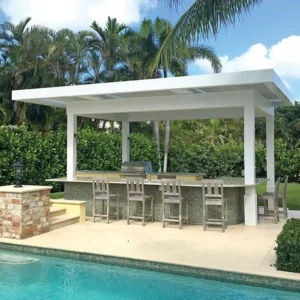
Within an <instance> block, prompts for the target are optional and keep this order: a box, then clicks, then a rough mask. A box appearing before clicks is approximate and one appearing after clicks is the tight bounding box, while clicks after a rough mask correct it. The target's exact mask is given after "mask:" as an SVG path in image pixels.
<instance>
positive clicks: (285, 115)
mask: <svg viewBox="0 0 300 300" xmlns="http://www.w3.org/2000/svg"><path fill="white" fill-rule="evenodd" d="M175 2H178V1H173V2H172V4H175ZM222 2H223V1H208V0H202V1H195V5H196V6H198V8H197V10H195V15H193V14H192V15H191V16H190V18H192V17H193V16H194V17H195V16H197V14H196V12H197V13H198V12H201V9H202V8H201V5H200V4H201V3H202V6H203V7H206V8H210V9H216V8H217V6H218V5H221V3H222ZM227 2H228V3H229V2H231V4H233V2H234V3H235V4H233V7H234V8H232V9H231V10H230V11H229V10H228V11H227V12H226V16H227V17H228V16H230V15H231V14H236V15H242V14H244V13H245V12H247V11H248V9H251V8H252V6H254V5H255V4H256V3H258V2H259V1H254V0H253V1H250V0H248V1H246V0H241V1H231V0H230V1H226V3H225V2H224V3H223V4H224V5H223V6H222V5H221V6H222V9H225V10H226V9H227V8H228V7H227ZM238 2H240V3H241V4H240V6H238V5H239V4H237V3H238ZM212 3H214V4H212ZM199 5H200V6H199ZM209 5H217V6H216V7H215V6H213V7H212V6H209ZM196 6H195V7H196ZM221 6H220V7H221ZM187 13H188V11H187V12H186V14H187ZM202 13H203V12H202ZM222 16H223V17H224V16H225V15H222ZM214 18H215V17H212V19H210V21H209V22H212V23H211V24H213V22H215V21H216V20H215V19H214ZM190 20H191V19H190ZM197 20H198V19H197ZM30 21H31V19H30V18H27V19H25V20H24V21H22V22H20V23H19V24H12V23H10V22H5V23H3V24H0V88H1V89H0V125H1V124H2V125H5V126H10V127H9V128H15V127H14V126H15V125H17V126H20V125H21V124H26V126H27V128H28V129H29V130H34V131H38V132H40V133H39V134H42V135H46V136H47V135H51V132H52V131H64V130H65V127H66V114H65V111H64V110H62V109H58V108H52V107H46V106H38V105H31V104H26V103H21V102H13V101H12V100H11V94H12V90H18V89H31V88H41V87H54V86H66V85H74V84H91V83H103V82H111V81H125V80H136V79H147V78H160V77H168V76H182V75H187V74H188V64H189V62H191V61H193V60H195V59H197V58H206V59H208V60H209V61H210V63H211V65H212V67H213V69H214V71H215V72H219V71H220V70H221V63H220V61H219V59H218V57H217V55H216V53H215V51H214V49H212V48H210V47H209V46H206V45H202V44H200V43H197V39H196V40H195V39H194V38H195V37H196V35H197V34H198V32H197V31H193V26H196V23H197V22H198V21H199V20H198V21H197V22H196V23H195V24H194V23H192V25H193V26H191V28H192V29H189V30H191V32H190V35H189V38H188V39H186V38H184V35H183V37H182V38H178V39H175V40H174V41H173V42H172V43H173V44H174V45H175V47H173V48H170V49H169V50H168V51H167V52H164V53H165V54H164V58H163V57H162V56H161V53H162V52H161V51H164V50H162V49H163V47H164V45H165V42H166V40H167V39H168V38H169V39H170V37H172V35H173V34H175V33H176V32H177V31H176V30H177V29H176V28H177V27H178V26H179V25H178V24H177V25H175V26H174V27H173V26H172V24H170V22H168V21H167V20H164V19H159V18H157V19H156V20H154V21H152V20H144V21H143V22H142V24H141V26H140V27H139V28H136V29H133V28H130V27H129V26H127V25H126V24H122V23H119V22H118V21H117V20H116V19H112V18H108V20H107V23H106V25H105V26H100V25H99V24H98V23H97V22H96V21H94V22H93V23H92V24H91V27H90V29H89V30H82V31H79V32H73V31H72V30H69V29H66V28H65V29H61V30H59V31H54V30H51V29H49V28H45V27H42V26H36V25H33V26H31V25H30ZM200 21H201V20H200ZM200 21H199V22H200ZM234 21H235V18H233V19H232V20H227V21H225V20H223V19H222V20H221V21H220V22H219V23H218V24H215V29H211V32H212V33H213V34H215V33H216V32H217V29H216V28H219V27H218V26H221V27H222V26H225V25H228V24H233V23H234ZM201 22H202V21H201ZM209 24H210V23H209ZM180 26H181V25H180ZM182 26H183V25H182ZM201 26H202V25H201ZM201 26H200V28H201ZM203 26H204V27H203V28H205V26H206V25H205V24H204V25H203ZM174 32H175V33H174ZM182 32H183V31H180V30H179V31H178V32H177V33H176V34H179V33H180V34H181V33H182ZM204 32H205V31H204ZM207 34H209V30H208V29H207ZM200 37H201V35H200ZM166 58H167V59H166ZM154 61H155V62H156V63H157V67H156V68H155V70H154V71H153V69H152V66H153V62H154ZM275 123H276V136H277V137H278V138H280V139H281V140H282V141H283V143H284V145H286V146H285V147H287V148H288V149H289V150H291V151H294V152H295V153H298V148H299V142H298V141H299V138H300V106H299V105H296V106H295V107H288V108H278V109H277V110H276V118H275ZM78 124H79V127H80V128H89V129H96V130H97V131H107V127H110V132H114V131H115V132H118V131H119V130H120V126H114V125H115V124H110V123H109V120H93V119H87V118H79V122H78ZM109 124H110V125H109ZM11 125H13V126H12V127H11ZM131 131H132V132H134V133H141V134H144V135H145V136H146V137H145V138H148V137H150V136H152V135H153V136H154V140H155V142H156V158H155V159H152V161H154V163H155V164H156V165H157V167H158V169H159V170H162V169H163V170H164V171H166V170H175V169H180V168H179V165H178V163H176V162H175V161H174V157H172V155H174V153H175V152H174V151H173V149H174V148H172V147H174V143H177V142H176V141H177V140H176V139H181V140H182V141H183V142H184V145H185V146H184V147H185V149H186V150H187V151H192V150H191V149H193V147H194V145H199V141H201V142H209V143H212V144H214V145H215V146H217V147H219V145H225V144H227V143H231V142H234V143H237V144H238V143H240V142H241V141H242V140H243V120H241V119H235V120H195V121H173V122H171V123H170V122H169V121H163V122H154V123H150V122H149V123H148V122H144V123H132V124H131ZM256 136H257V140H258V144H261V145H263V146H264V140H265V120H264V119H258V120H257V122H256ZM170 141H171V145H170V146H169V143H170ZM224 147H225V146H224ZM169 148H170V149H169ZM161 149H163V151H161ZM169 151H170V154H171V157H168V153H169ZM281 153H282V155H283V156H284V152H281ZM220 155H221V154H220ZM293 157H294V156H293ZM179 159H180V158H178V160H179ZM282 159H284V157H282ZM286 159H288V158H286ZM295 160H297V159H296V158H295ZM179 161H180V160H179ZM176 164H177V166H176V167H174V166H175V165H176ZM295 165H297V163H295ZM287 166H289V164H288V163H286V164H285V165H283V164H282V165H281V167H279V166H278V167H279V168H280V170H281V171H280V172H284V168H287ZM292 167H293V166H290V168H292ZM181 168H185V169H189V170H191V169H192V165H190V166H185V165H184V164H183V165H182V166H181ZM296 177H297V176H295V178H296Z"/></svg>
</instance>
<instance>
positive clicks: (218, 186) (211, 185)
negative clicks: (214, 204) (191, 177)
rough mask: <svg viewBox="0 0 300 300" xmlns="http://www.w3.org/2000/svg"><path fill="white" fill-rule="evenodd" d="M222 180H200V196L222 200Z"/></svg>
mask: <svg viewBox="0 0 300 300" xmlns="http://www.w3.org/2000/svg"><path fill="white" fill-rule="evenodd" d="M223 184H224V182H223V180H208V179H205V180H202V181H201V185H202V195H203V200H204V199H205V198H214V197H216V198H219V199H224V190H223Z"/></svg>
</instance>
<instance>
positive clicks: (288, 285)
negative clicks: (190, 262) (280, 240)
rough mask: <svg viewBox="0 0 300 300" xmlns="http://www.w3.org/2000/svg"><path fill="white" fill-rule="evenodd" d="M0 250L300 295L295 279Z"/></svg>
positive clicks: (22, 248)
mask: <svg viewBox="0 0 300 300" xmlns="http://www.w3.org/2000/svg"><path fill="white" fill-rule="evenodd" d="M0 250H4V251H12V252H21V253H27V254H33V255H42V256H50V257H56V258H64V259H71V260H77V261H84V262H91V263H98V264H104V265H112V266H119V267H127V268H133V269H143V270H148V271H155V272H161V273H167V274H174V275H181V276H190V277H195V278H201V279H208V280H215V281H221V282H226V283H234V284H244V285H250V286H255V287H262V288H269V289H275V290H282V291H289V292H297V293H300V284H299V283H300V282H299V281H298V280H293V279H285V278H280V277H271V276H270V277H269V276H266V275H256V274H246V273H240V272H234V271H226V270H217V269H209V268H202V267H195V266H184V265H177V264H171V263H165V262H155V261H149V260H141V259H134V258H127V257H117V256H110V255H102V254H95V253H87V252H78V251H70V250H62V249H55V248H44V247H36V246H28V245H19V244H10V243H6V242H5V243H3V242H0Z"/></svg>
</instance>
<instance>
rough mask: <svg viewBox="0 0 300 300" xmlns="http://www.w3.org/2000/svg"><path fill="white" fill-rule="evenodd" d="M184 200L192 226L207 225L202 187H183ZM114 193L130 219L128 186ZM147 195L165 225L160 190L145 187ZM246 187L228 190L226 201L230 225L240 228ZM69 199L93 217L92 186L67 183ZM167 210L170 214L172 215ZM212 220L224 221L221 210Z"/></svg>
mask: <svg viewBox="0 0 300 300" xmlns="http://www.w3.org/2000/svg"><path fill="white" fill-rule="evenodd" d="M181 191H182V197H183V198H185V199H188V201H189V221H190V224H191V225H196V224H203V205H202V204H203V200H202V188H201V187H193V186H190V187H187V186H182V187H181ZM110 193H111V194H120V218H121V219H126V216H127V192H126V184H118V183H110ZM145 193H146V195H153V197H154V220H155V221H157V222H161V220H162V195H161V190H160V186H158V185H145ZM244 194H245V188H244V187H224V197H225V198H226V199H227V201H228V224H229V225H233V224H240V223H243V222H244ZM65 199H66V200H82V201H87V203H86V215H87V216H92V207H93V205H92V203H93V202H92V199H93V191H92V183H82V182H65ZM139 204H140V203H136V204H132V205H131V210H132V213H133V214H135V215H138V214H139V215H140V214H141V211H142V209H141V205H139ZM115 206H116V201H115V200H114V199H113V198H112V199H111V212H114V211H115V210H116V209H115ZM149 208H150V203H148V204H147V206H146V214H149ZM100 209H101V207H100V201H97V203H96V211H98V212H99V211H100ZM168 209H169V208H168V207H166V213H167V212H168ZM184 214H185V204H184V206H183V215H184ZM208 214H209V217H210V218H220V214H221V211H220V208H219V207H210V208H209V210H208ZM172 215H174V216H176V215H178V205H174V206H173V208H172Z"/></svg>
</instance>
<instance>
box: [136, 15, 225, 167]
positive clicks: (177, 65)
mask: <svg viewBox="0 0 300 300" xmlns="http://www.w3.org/2000/svg"><path fill="white" fill-rule="evenodd" d="M172 29H173V28H172V25H171V24H170V22H168V21H167V20H164V19H161V18H156V20H155V21H154V23H153V22H152V21H151V20H144V21H143V23H142V25H141V33H142V35H143V36H144V37H146V38H147V37H149V36H150V37H152V38H153V39H154V42H155V45H156V53H155V54H157V52H159V51H160V48H161V47H162V45H163V44H164V41H165V39H166V38H167V37H168V35H169V33H170V32H171V31H172ZM199 58H201V59H207V60H208V61H209V62H210V63H211V65H212V68H213V70H214V71H215V72H220V71H221V67H222V64H221V62H220V59H219V58H218V56H217V55H216V53H215V51H214V49H212V48H211V47H208V46H206V45H200V46H198V45H196V44H193V45H187V44H186V43H181V42H178V43H177V44H176V52H170V53H169V55H168V58H167V61H166V60H161V61H159V64H158V69H160V70H161V71H162V73H163V76H164V78H167V77H168V73H171V74H172V75H173V76H186V75H187V68H188V64H189V63H190V62H192V61H193V60H195V59H199ZM154 132H155V140H156V144H157V151H158V156H159V157H160V146H159V144H160V143H159V126H158V122H154ZM169 141H170V121H165V142H164V164H163V172H167V162H168V151H169Z"/></svg>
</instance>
